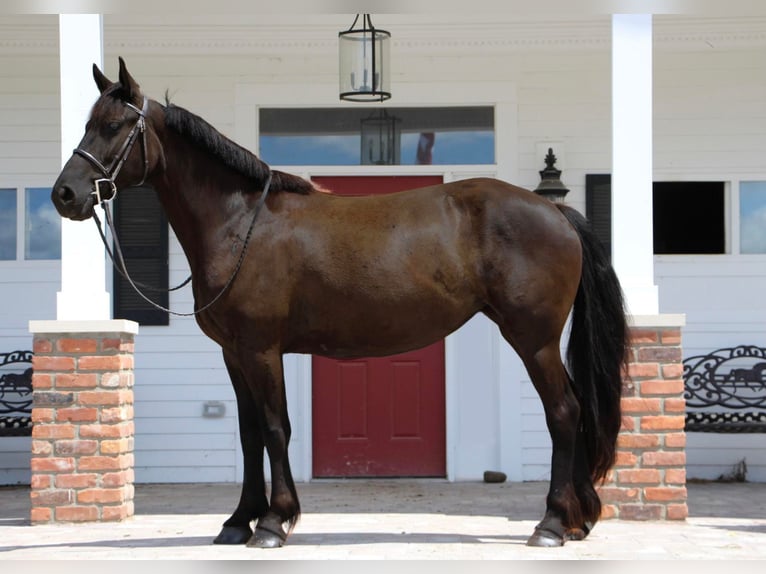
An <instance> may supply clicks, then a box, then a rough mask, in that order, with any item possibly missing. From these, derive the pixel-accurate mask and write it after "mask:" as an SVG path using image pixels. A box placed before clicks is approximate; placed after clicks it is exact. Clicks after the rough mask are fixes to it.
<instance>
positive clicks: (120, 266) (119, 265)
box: [93, 172, 271, 317]
mask: <svg viewBox="0 0 766 574" xmlns="http://www.w3.org/2000/svg"><path fill="white" fill-rule="evenodd" d="M270 187H271V172H269V175H268V177H267V178H266V184H265V185H264V186H263V192H262V193H261V197H259V198H258V203H257V204H256V205H255V210H254V212H253V218H252V219H251V220H250V227H248V229H247V234H246V235H245V241H244V243H243V244H242V251H240V253H239V259H238V260H237V264H236V266H235V267H234V270H233V271H232V273H231V276H230V277H229V280H228V281H227V282H226V284H225V285H224V286H223V287H221V290H220V291H219V292H218V294H217V295H216V296H215V297H213V299H211V300H210V301H209V302H207V303H206V304H205V305H204V306H202V307H200V308H199V309H195V310H194V311H192V312H190V313H179V312H177V311H172V310H170V309H168V308H167V307H163V306H162V305H160V304H159V303H156V302H154V301H152V300H151V299H149V297H147V296H146V295H145V294H144V293H143V292H142V291H141V289H140V288H139V287H138V285H137V284H136V282H135V281H134V280H133V279H132V278H131V277H130V274H129V273H128V268H127V266H126V265H125V257H124V256H123V254H122V248H121V247H120V242H119V240H118V239H117V233H116V230H115V227H114V222H113V221H112V215H111V212H110V211H109V209H108V208H107V206H106V205H105V204H106V202H107V201H106V200H105V201H104V202H102V205H101V208H102V209H103V210H104V213H105V215H106V222H107V225H108V226H109V230H110V231H111V233H112V239H113V241H114V254H112V251H111V250H110V249H109V243H108V242H107V240H106V236H105V235H104V232H103V231H102V229H101V221H100V220H99V218H98V216H97V215H96V212H95V211H94V212H93V220H94V221H95V223H96V227H97V228H98V233H99V235H100V236H101V240H102V241H103V242H104V247H105V248H106V251H107V253H108V254H109V257H110V259H111V260H112V263H113V265H114V267H115V269H117V271H118V272H119V273H120V275H122V277H123V278H124V279H126V280H127V282H128V283H130V286H131V287H133V289H134V290H135V292H136V293H138V295H139V296H140V297H141V298H142V299H143V300H144V301H146V302H147V303H149V304H150V305H152V306H153V307H155V308H156V309H159V310H160V311H164V312H166V313H170V314H171V315H175V316H178V317H193V316H195V315H198V314H199V313H202V312H203V311H205V310H207V309H209V308H210V307H212V306H213V305H214V304H215V303H216V302H217V301H218V300H219V299H220V298H221V297H222V296H223V294H224V293H225V292H226V291H227V290H228V289H229V287H231V284H232V283H234V279H235V278H236V277H237V274H238V273H239V270H240V269H241V268H242V263H243V262H244V260H245V252H246V251H247V246H248V245H249V243H250V238H251V237H252V235H253V228H254V227H255V221H256V220H257V219H258V214H259V213H260V212H261V209H263V206H264V204H265V203H266V197H267V196H268V194H269V188H270ZM115 255H116V257H115ZM191 279H192V276H191V275H189V277H188V278H187V279H186V280H185V281H184V282H183V283H180V284H179V285H177V286H176V287H173V288H172V289H168V291H175V290H177V289H180V288H181V287H183V286H184V285H186V284H187V283H189V281H191ZM139 284H140V283H139ZM140 285H141V286H142V287H143V288H144V289H149V290H153V291H164V290H163V289H157V288H155V287H150V286H148V285H143V284H140Z"/></svg>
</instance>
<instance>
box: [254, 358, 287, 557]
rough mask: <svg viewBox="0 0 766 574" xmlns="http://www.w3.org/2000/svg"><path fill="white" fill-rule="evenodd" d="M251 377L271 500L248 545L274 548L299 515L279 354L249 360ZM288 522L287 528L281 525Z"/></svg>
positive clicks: (284, 539)
mask: <svg viewBox="0 0 766 574" xmlns="http://www.w3.org/2000/svg"><path fill="white" fill-rule="evenodd" d="M250 366H251V368H252V373H251V377H250V380H251V381H253V382H255V385H256V386H255V388H253V387H251V390H253V391H254V392H255V393H256V404H258V405H259V407H260V409H261V410H260V415H259V418H260V420H261V432H262V436H263V439H264V443H265V445H266V451H267V452H268V454H269V463H270V468H271V500H270V503H269V508H268V511H267V512H266V513H265V514H264V515H263V516H261V517H260V518H259V519H258V523H257V525H256V528H255V533H254V534H253V537H252V538H251V539H250V541H249V542H248V546H255V547H258V548H276V547H279V546H282V545H283V544H284V543H285V541H286V540H287V537H288V536H289V535H290V533H291V531H292V529H293V527H294V526H295V524H296V522H297V521H298V517H299V515H300V504H299V502H298V494H297V491H296V489H295V483H294V481H293V477H292V472H291V471H290V461H289V458H288V451H287V449H288V445H289V443H290V434H291V429H290V421H289V419H288V416H287V396H286V393H285V383H284V378H283V373H282V357H281V355H279V354H278V353H269V354H265V355H259V356H257V357H256V358H255V359H254V360H253V361H252V362H251V364H250ZM285 524H287V531H285V529H284V525H285Z"/></svg>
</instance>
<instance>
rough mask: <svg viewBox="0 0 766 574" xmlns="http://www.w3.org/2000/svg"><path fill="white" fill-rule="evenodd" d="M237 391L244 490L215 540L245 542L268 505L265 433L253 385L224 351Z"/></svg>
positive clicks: (217, 542)
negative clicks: (265, 473) (264, 450)
mask: <svg viewBox="0 0 766 574" xmlns="http://www.w3.org/2000/svg"><path fill="white" fill-rule="evenodd" d="M224 362H225V363H226V368H227V370H228V371H229V377H230V378H231V382H232V385H233V386H234V393H235V395H236V397H237V416H238V421H239V437H240V442H241V444H242V453H243V456H244V469H245V470H244V477H243V480H242V494H241V495H240V499H239V504H238V505H237V508H236V510H235V511H234V513H233V514H232V515H231V517H229V519H228V520H226V522H224V523H223V528H222V529H221V532H220V533H219V534H218V536H217V537H216V538H215V540H214V541H213V542H214V543H215V544H245V543H247V542H248V541H249V540H250V538H251V536H252V534H253V530H252V528H251V526H250V524H251V522H253V521H254V520H257V519H258V518H260V517H261V516H263V515H264V514H266V511H267V510H268V508H269V502H268V499H267V498H266V481H265V479H264V476H263V447H264V445H263V436H262V434H261V426H262V425H261V424H260V421H259V416H258V415H259V413H258V409H257V408H256V405H255V401H254V400H253V395H252V393H251V392H250V389H249V388H248V387H247V384H246V382H245V378H244V376H243V375H242V372H241V371H240V369H239V368H238V367H237V365H236V362H235V361H234V360H233V359H231V358H227V357H226V355H224Z"/></svg>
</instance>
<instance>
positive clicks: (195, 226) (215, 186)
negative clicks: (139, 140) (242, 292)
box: [152, 130, 257, 273]
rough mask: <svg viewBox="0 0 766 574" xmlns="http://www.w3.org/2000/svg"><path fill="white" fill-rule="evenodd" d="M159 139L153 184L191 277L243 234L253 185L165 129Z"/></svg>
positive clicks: (245, 178) (226, 249)
mask: <svg viewBox="0 0 766 574" xmlns="http://www.w3.org/2000/svg"><path fill="white" fill-rule="evenodd" d="M162 139H163V141H162V144H163V149H164V153H165V170H164V171H163V173H162V174H161V175H160V176H158V177H157V178H156V179H155V180H154V181H152V183H153V184H154V187H155V189H156V191H157V193H158V195H159V199H160V203H161V204H162V206H163V208H164V210H165V214H166V216H167V218H168V223H169V224H170V226H171V227H172V228H173V231H174V233H175V234H176V237H177V238H178V241H179V243H180V244H181V247H182V248H183V250H184V253H185V254H186V257H187V259H188V260H189V264H190V266H191V267H192V273H195V270H196V269H201V268H204V267H205V266H206V265H207V264H208V262H210V261H215V260H216V259H217V258H219V254H220V253H221V252H226V251H230V249H231V241H236V240H237V234H244V233H245V231H244V230H242V229H241V228H242V226H243V225H245V226H246V224H245V223H243V222H244V221H245V220H246V219H247V220H249V217H250V216H251V215H252V211H251V209H250V208H249V202H252V200H253V193H252V192H249V193H243V192H245V190H250V189H252V187H253V182H252V180H250V179H248V178H247V177H245V176H243V175H241V174H238V173H236V172H234V171H233V170H231V169H230V168H227V167H225V166H224V165H223V164H222V163H221V162H219V161H218V160H216V159H215V158H213V157H210V156H209V155H208V154H207V153H206V152H204V151H202V150H200V149H198V148H197V147H196V146H194V145H192V144H190V143H189V142H186V141H185V140H184V139H183V138H182V137H180V136H178V135H177V134H173V133H170V131H169V130H166V132H165V134H164V137H163V138H162ZM256 197H257V194H256ZM227 240H230V241H227Z"/></svg>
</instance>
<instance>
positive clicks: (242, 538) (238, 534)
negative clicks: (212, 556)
mask: <svg viewBox="0 0 766 574" xmlns="http://www.w3.org/2000/svg"><path fill="white" fill-rule="evenodd" d="M252 536H253V531H252V530H251V529H250V527H249V526H224V527H223V528H222V529H221V532H220V534H218V536H216V537H215V540H213V544H246V543H247V541H248V540H250V538H251V537H252Z"/></svg>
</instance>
